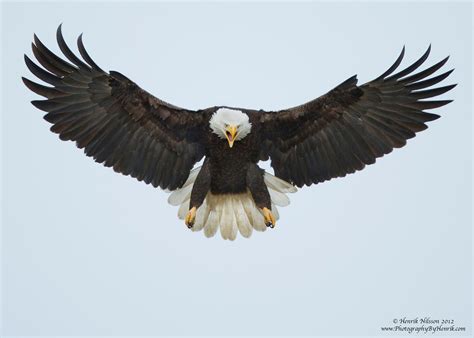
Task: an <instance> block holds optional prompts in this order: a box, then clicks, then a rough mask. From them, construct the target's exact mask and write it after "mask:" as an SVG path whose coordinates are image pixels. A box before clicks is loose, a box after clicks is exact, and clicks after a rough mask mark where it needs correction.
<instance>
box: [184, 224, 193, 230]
mask: <svg viewBox="0 0 474 338" xmlns="http://www.w3.org/2000/svg"><path fill="white" fill-rule="evenodd" d="M193 225H194V223H189V224H186V226H187V227H188V229H192V227H193Z"/></svg>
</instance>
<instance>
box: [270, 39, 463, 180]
mask: <svg viewBox="0 0 474 338" xmlns="http://www.w3.org/2000/svg"><path fill="white" fill-rule="evenodd" d="M404 51H405V48H403V50H402V52H401V54H400V56H399V57H398V59H397V61H396V62H395V63H394V64H393V65H392V66H391V67H390V68H389V69H388V70H387V71H386V72H385V73H383V74H382V75H381V76H379V77H378V78H376V79H375V80H373V81H370V82H368V83H366V84H364V85H362V86H360V87H359V86H357V78H356V76H353V77H351V78H349V79H348V80H346V81H345V82H343V83H341V84H340V85H339V86H337V87H336V88H334V89H333V90H331V91H330V92H328V93H327V94H325V95H323V96H321V97H319V98H317V99H315V100H313V101H310V102H308V103H306V104H303V105H301V106H298V107H295V108H291V109H286V110H281V111H276V112H263V113H262V115H261V122H262V130H263V134H264V135H263V137H264V140H265V141H264V150H263V154H262V158H263V159H266V158H268V157H270V158H271V165H272V167H273V168H274V170H275V175H276V176H278V177H280V178H282V179H284V180H287V181H289V182H291V183H293V184H295V185H297V186H303V185H304V184H306V185H311V184H313V183H319V182H323V181H326V180H329V179H331V178H334V177H343V176H345V175H346V174H349V173H353V172H355V171H357V170H362V169H363V168H364V166H365V165H366V164H372V163H374V162H375V159H376V158H378V157H381V156H383V155H384V154H388V153H390V152H391V151H392V149H393V148H400V147H403V146H404V145H405V144H406V140H407V139H409V138H412V137H414V136H415V133H417V132H419V131H421V130H424V129H426V128H427V126H426V124H425V123H426V122H428V121H432V120H435V119H437V118H438V117H439V116H438V115H434V114H430V113H426V112H424V110H426V109H432V108H438V107H441V106H444V105H445V104H447V103H449V102H451V101H447V100H439V101H431V100H423V99H428V98H432V97H434V96H438V95H441V94H443V93H445V92H447V91H449V90H450V89H452V88H453V87H454V86H455V85H450V86H445V87H438V88H434V89H427V88H428V87H431V86H433V85H435V84H437V83H439V82H440V81H442V80H443V79H445V78H446V77H447V76H448V75H449V74H450V73H451V72H452V70H450V71H448V72H445V73H443V74H441V75H438V76H435V77H432V78H430V79H426V78H427V77H428V76H430V75H431V74H433V73H434V72H436V71H437V70H438V69H440V68H441V67H442V66H443V65H444V64H445V63H446V61H447V60H448V58H445V59H444V60H442V61H440V62H438V63H437V64H435V65H434V66H432V67H430V68H428V69H426V70H424V71H421V72H419V73H416V74H412V73H413V72H414V71H415V70H416V69H417V68H418V67H419V66H420V65H421V64H422V63H423V62H424V61H425V60H426V59H427V58H428V55H429V53H430V48H428V50H427V51H426V53H425V54H424V55H423V56H422V57H421V58H420V59H419V60H417V61H416V62H415V63H413V64H412V65H411V66H409V67H408V68H406V69H404V70H402V71H400V72H398V73H396V74H394V75H391V74H392V73H393V72H394V71H395V70H396V69H397V68H398V66H399V65H400V63H401V61H402V59H403V55H404Z"/></svg>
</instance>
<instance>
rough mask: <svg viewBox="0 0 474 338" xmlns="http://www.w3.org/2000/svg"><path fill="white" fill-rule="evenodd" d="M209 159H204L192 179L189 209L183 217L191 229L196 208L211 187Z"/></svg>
mask: <svg viewBox="0 0 474 338" xmlns="http://www.w3.org/2000/svg"><path fill="white" fill-rule="evenodd" d="M209 165H210V164H209V161H208V160H207V159H206V160H205V161H204V163H203V165H202V167H201V170H200V171H199V174H198V175H197V177H196V180H195V181H194V185H193V189H192V190H191V199H190V201H189V211H188V213H187V215H186V218H185V219H184V223H186V226H187V227H188V228H189V229H191V228H192V227H193V225H194V222H195V220H196V213H197V209H198V208H199V207H200V206H201V204H202V203H203V202H204V199H205V198H206V196H207V193H208V191H209V189H210V187H211V171H210V169H209Z"/></svg>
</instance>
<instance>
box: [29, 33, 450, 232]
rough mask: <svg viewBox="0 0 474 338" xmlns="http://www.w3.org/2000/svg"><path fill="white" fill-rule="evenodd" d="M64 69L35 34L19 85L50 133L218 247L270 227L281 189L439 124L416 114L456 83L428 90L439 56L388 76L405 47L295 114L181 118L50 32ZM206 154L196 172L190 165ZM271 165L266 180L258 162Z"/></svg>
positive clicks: (341, 168) (333, 172)
mask: <svg viewBox="0 0 474 338" xmlns="http://www.w3.org/2000/svg"><path fill="white" fill-rule="evenodd" d="M56 35H57V41H58V44H59V48H60V50H61V51H62V53H63V54H64V56H65V57H66V58H67V59H68V60H69V62H68V61H66V60H64V59H62V58H60V57H58V56H57V55H55V54H54V53H53V52H51V51H50V50H49V49H48V48H47V47H46V46H45V45H44V44H43V43H42V42H41V41H40V40H39V39H38V37H37V36H36V35H35V36H34V43H33V44H32V48H33V55H34V56H35V58H36V60H37V61H38V62H39V63H40V64H41V65H42V66H43V67H44V68H41V67H40V66H38V65H37V64H35V63H34V62H33V61H31V59H30V58H28V56H26V55H25V62H26V66H27V67H28V68H29V70H30V71H31V72H32V73H33V74H34V75H35V76H36V77H38V78H39V79H41V80H43V81H44V82H46V83H48V84H50V85H51V86H44V85H42V84H38V83H35V82H32V81H30V80H28V79H26V78H23V82H24V83H25V85H26V86H27V87H28V88H29V89H30V90H32V91H33V92H35V93H37V94H39V95H41V96H43V97H45V98H46V100H35V101H32V104H33V105H34V106H35V107H37V108H38V109H41V110H43V111H45V112H47V114H46V115H45V116H44V118H45V120H46V121H48V122H50V123H51V124H52V126H51V131H52V132H54V133H57V134H59V138H60V139H61V140H70V141H75V142H76V144H77V147H79V148H81V149H84V152H85V154H86V155H87V156H90V157H93V158H94V160H95V161H96V162H98V163H103V164H104V165H105V166H106V167H112V168H113V169H114V170H115V171H116V172H119V173H122V174H124V175H130V176H132V177H135V178H136V179H138V180H139V181H143V182H145V183H147V184H152V185H153V186H154V187H160V188H162V189H167V190H169V191H172V193H171V194H170V196H169V199H168V201H169V203H170V204H172V205H176V206H180V207H179V211H178V216H179V217H180V218H181V219H184V221H185V224H186V225H187V226H188V228H190V229H192V230H193V231H199V230H203V232H204V234H205V235H206V236H207V237H211V236H213V235H214V234H215V233H216V232H217V230H218V229H220V232H221V235H222V237H223V238H224V239H230V240H234V239H235V238H236V236H237V233H238V232H240V233H241V235H242V236H244V237H249V236H250V235H251V234H252V231H253V229H255V230H259V231H264V230H265V229H266V228H267V227H270V228H273V227H274V226H275V223H276V220H277V219H278V211H277V208H276V206H286V205H288V204H289V199H288V197H287V193H293V192H295V191H296V187H302V186H303V185H307V186H310V185H312V184H317V183H320V182H324V181H327V180H330V179H332V178H335V177H343V176H346V175H347V174H350V173H354V172H356V171H358V170H362V169H363V168H364V167H365V166H366V165H368V164H372V163H374V162H375V160H376V158H378V157H381V156H383V155H384V154H388V153H390V152H391V151H392V149H394V148H400V147H403V146H404V145H405V144H406V140H407V139H410V138H412V137H414V136H415V133H417V132H419V131H422V130H424V129H426V128H427V126H426V122H429V121H433V120H435V119H437V118H438V117H439V116H438V115H435V114H432V113H427V112H425V110H428V109H433V108H438V107H441V106H444V105H446V104H447V103H449V102H451V101H449V100H426V99H429V98H432V97H435V96H438V95H440V94H443V93H445V92H447V91H449V90H451V89H452V88H453V87H454V86H455V85H448V86H443V87H437V88H431V89H427V88H428V87H431V86H433V85H435V84H438V83H439V82H441V81H442V80H444V79H445V78H446V77H447V76H448V75H449V74H450V73H451V72H452V71H453V70H449V71H447V72H444V73H442V74H440V75H436V76H433V77H430V78H428V77H429V76H430V75H432V74H433V73H435V72H436V71H437V70H439V69H440V68H441V67H442V66H443V65H444V64H445V63H446V61H447V60H448V58H445V59H443V60H442V61H440V62H438V63H436V64H435V65H433V66H431V67H429V68H427V69H425V70H423V71H420V72H418V73H414V72H415V70H416V69H418V67H420V66H421V65H422V64H423V63H424V62H425V60H426V59H427V58H428V55H429V54H430V47H431V46H430V47H429V48H428V50H427V51H426V52H425V53H424V54H423V55H422V56H421V58H419V59H418V60H417V61H416V62H415V63H413V64H412V65H410V66H409V67H407V68H405V69H403V70H401V71H398V72H396V73H394V72H395V71H396V70H397V68H398V66H399V65H400V63H401V61H402V58H403V56H404V51H405V49H404V48H403V49H402V52H401V54H400V56H399V57H398V58H397V60H396V61H395V63H394V64H393V65H392V66H391V67H390V68H389V69H388V70H387V71H386V72H384V73H383V74H382V75H380V76H379V77H377V78H376V79H374V80H372V81H370V82H367V83H366V84H363V85H361V86H358V85H357V77H356V76H352V77H350V78H349V79H347V80H346V81H344V82H342V83H341V84H340V85H338V86H337V87H335V88H334V89H332V90H330V91H329V92H328V93H326V94H324V95H322V96H320V97H319V98H316V99H314V100H312V101H309V102H307V103H304V104H302V105H299V106H297V107H294V108H289V109H283V110H279V111H264V110H254V109H244V108H233V107H227V106H215V107H211V108H206V109H201V110H190V109H185V108H180V107H178V106H175V105H172V104H169V103H167V102H165V101H162V100H160V99H159V98H156V97H154V96H153V95H151V94H149V93H148V92H146V91H145V90H143V89H142V88H140V87H139V86H138V85H137V84H135V83H134V82H133V81H131V80H130V79H128V78H127V77H126V76H124V75H122V74H120V73H119V72H116V71H109V72H106V71H104V70H102V69H101V68H100V67H99V66H98V65H97V64H96V63H95V62H94V61H93V60H92V59H91V57H90V56H89V54H88V53H87V51H86V49H85V48H84V45H83V41H82V35H81V36H79V38H78V41H77V45H78V50H79V53H80V55H81V56H82V59H81V58H79V57H78V56H77V55H76V54H74V53H73V52H72V51H71V49H70V48H69V47H68V46H67V44H66V43H65V41H64V38H63V35H62V33H61V26H59V27H58V29H57V34H56ZM203 158H204V161H203V163H202V165H201V166H200V167H198V168H194V169H193V167H194V166H195V164H196V163H197V162H199V161H200V160H201V159H203ZM265 160H271V166H272V167H273V170H274V175H272V174H270V173H268V172H265V171H264V170H263V169H261V168H260V167H259V166H258V163H259V161H265Z"/></svg>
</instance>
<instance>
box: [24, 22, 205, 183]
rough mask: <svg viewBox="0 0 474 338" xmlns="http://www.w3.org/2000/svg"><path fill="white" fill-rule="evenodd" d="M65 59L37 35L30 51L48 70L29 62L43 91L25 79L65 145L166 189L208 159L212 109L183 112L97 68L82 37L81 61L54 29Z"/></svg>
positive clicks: (113, 73) (183, 110)
mask: <svg viewBox="0 0 474 338" xmlns="http://www.w3.org/2000/svg"><path fill="white" fill-rule="evenodd" d="M57 40H58V44H59V47H60V49H61V51H62V52H63V53H64V55H65V56H66V57H67V58H68V59H69V61H70V62H71V63H69V62H66V61H64V60H62V59H61V58H59V57H58V56H56V55H55V54H53V53H52V52H51V51H50V50H48V49H47V48H46V47H45V46H44V45H43V44H42V43H41V41H40V40H39V39H38V38H37V37H36V35H35V37H34V43H33V44H32V48H33V54H34V56H35V57H36V59H37V60H38V62H39V63H40V64H41V65H42V66H43V67H44V68H45V69H46V70H44V69H42V68H40V67H39V66H37V65H36V64H35V63H33V62H32V61H31V60H30V59H29V58H28V57H27V56H26V55H25V62H26V65H27V66H28V68H29V69H30V71H31V72H32V73H33V74H34V75H36V76H37V77H38V78H39V79H41V80H43V81H45V82H47V83H49V84H51V85H53V87H46V86H43V85H40V84H37V83H34V82H32V81H30V80H28V79H25V78H23V81H24V83H25V85H26V86H27V87H28V88H29V89H31V90H32V91H34V92H35V93H37V94H39V95H42V96H44V97H46V98H47V99H46V100H41V101H32V104H33V105H34V106H35V107H37V108H39V109H41V110H43V111H46V112H47V113H48V114H46V115H45V117H44V118H45V119H46V120H47V121H48V122H50V123H52V124H53V126H52V127H51V131H53V132H55V133H57V134H59V137H60V138H61V140H71V141H76V144H77V146H78V147H79V148H84V152H85V153H86V154H87V156H91V157H93V158H94V160H95V161H96V162H98V163H103V164H104V165H105V166H107V167H113V169H114V170H115V171H117V172H120V173H123V174H125V175H131V176H133V177H136V178H137V179H138V180H139V181H142V180H143V181H144V182H145V183H151V184H152V185H153V186H155V187H157V186H160V187H161V188H163V189H170V190H173V189H176V188H178V187H180V186H181V185H182V184H183V183H184V182H185V180H186V178H187V177H188V175H189V172H190V170H191V169H192V167H193V165H194V164H195V163H196V162H197V161H199V160H200V159H201V158H202V157H203V155H204V149H203V146H202V145H201V144H200V142H199V139H200V131H201V130H205V128H203V126H206V125H207V123H208V119H209V112H208V111H197V112H196V111H190V110H186V109H182V108H179V107H176V106H173V105H171V104H168V103H166V102H164V101H161V100H159V99H157V98H156V97H154V96H152V95H150V94H149V93H147V92H146V91H144V90H143V89H141V88H140V87H138V86H137V85H136V84H135V83H134V82H132V81H131V80H129V79H128V78H126V77H125V76H123V75H122V74H120V73H118V72H114V71H110V73H106V72H104V71H103V70H102V69H100V68H99V67H98V66H97V65H96V64H95V63H94V61H92V59H91V58H90V56H89V55H88V54H87V52H86V50H85V48H84V45H83V43H82V37H81V36H80V37H79V39H78V48H79V52H80V54H81V56H82V58H83V59H84V61H85V62H84V61H82V60H80V59H79V58H78V57H77V56H76V55H74V54H73V53H72V52H71V50H70V49H69V47H68V46H67V45H66V43H65V41H64V38H63V36H62V33H61V26H59V27H58V30H57Z"/></svg>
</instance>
